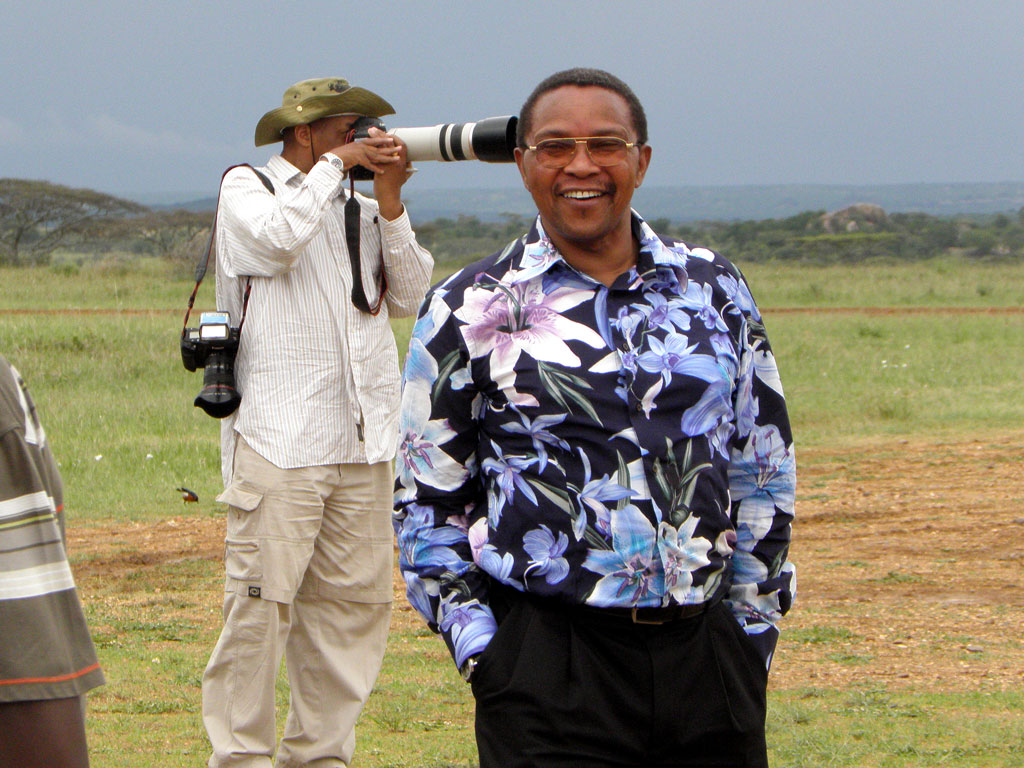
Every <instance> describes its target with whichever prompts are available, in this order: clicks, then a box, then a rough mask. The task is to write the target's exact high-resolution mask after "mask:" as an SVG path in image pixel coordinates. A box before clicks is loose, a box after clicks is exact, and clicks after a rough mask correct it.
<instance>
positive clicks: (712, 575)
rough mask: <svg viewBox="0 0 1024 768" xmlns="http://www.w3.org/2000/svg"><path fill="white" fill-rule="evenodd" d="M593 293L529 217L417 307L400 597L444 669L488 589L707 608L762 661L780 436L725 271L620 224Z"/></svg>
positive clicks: (780, 556) (785, 594)
mask: <svg viewBox="0 0 1024 768" xmlns="http://www.w3.org/2000/svg"><path fill="white" fill-rule="evenodd" d="M633 234H634V237H636V239H637V240H638V241H639V242H640V254H639V258H638V262H637V265H636V267H634V268H633V269H631V270H630V271H629V272H628V273H626V274H624V275H620V276H619V278H618V280H617V281H616V282H615V283H614V284H613V285H612V286H611V287H610V288H609V287H607V286H605V285H603V284H601V283H599V282H597V281H595V280H593V279H591V278H589V277H587V276H585V275H582V274H581V273H579V272H578V271H576V270H575V269H573V268H572V267H571V266H570V265H569V264H568V263H567V262H565V261H564V260H563V259H562V257H561V255H560V254H559V253H558V251H557V250H556V249H555V247H554V246H553V244H552V243H551V241H550V239H548V237H547V236H546V234H545V233H544V231H543V228H542V226H541V222H540V219H539V218H538V219H537V221H536V222H535V223H534V225H533V228H532V229H531V231H530V233H529V234H528V235H526V236H525V237H523V238H520V239H519V240H516V241H514V242H512V243H510V244H509V245H508V246H507V247H506V248H505V249H504V250H503V251H501V252H500V253H498V254H495V255H493V256H491V257H489V258H487V259H484V260H482V261H480V262H477V263H476V264H473V265H471V266H469V267H466V268H465V269H463V270H462V271H460V272H458V273H456V274H455V275H453V276H452V277H450V278H448V279H447V280H445V281H444V282H442V283H441V284H439V285H438V286H436V287H435V288H434V289H432V291H431V292H430V293H428V295H427V298H426V300H425V301H424V303H423V306H422V308H421V310H420V315H419V318H418V320H417V322H416V326H415V329H414V331H413V337H412V341H411V342H410V347H409V355H408V358H407V361H406V365H405V371H404V375H403V392H402V410H401V446H400V449H399V455H398V458H397V459H396V472H397V481H396V492H395V508H396V512H395V516H394V526H395V531H396V533H397V536H398V544H399V550H400V565H401V569H402V572H403V574H404V577H405V581H406V585H407V587H408V595H409V600H410V602H411V603H412V605H413V606H414V607H415V608H416V609H417V610H418V611H419V612H420V613H421V614H423V616H424V617H425V618H426V619H427V621H428V623H429V625H430V627H431V628H432V629H433V630H434V631H440V632H441V633H442V634H443V635H444V638H445V640H446V642H447V643H448V646H449V649H450V650H451V652H452V655H453V657H454V658H455V662H456V664H457V665H460V666H461V665H462V663H463V662H464V661H465V660H466V659H467V658H468V657H470V656H472V655H474V654H477V653H480V652H481V651H482V650H483V649H484V647H485V646H486V645H487V643H488V642H489V640H490V638H491V636H492V635H493V634H494V631H495V629H496V624H495V620H494V616H493V614H492V613H491V610H490V608H489V607H488V584H489V583H491V580H492V579H494V580H497V581H500V582H501V583H503V584H505V585H508V586H510V587H513V588H515V589H517V590H520V591H525V592H529V593H533V594H535V595H541V596H545V597H550V598H551V599H554V600H559V601H563V602H565V603H570V604H586V605H589V606H596V607H610V606H614V607H625V608H629V607H633V606H641V607H646V606H666V605H674V604H694V603H702V602H705V601H707V600H710V599H712V598H713V597H714V596H716V594H717V593H719V592H721V593H722V594H724V599H725V600H726V602H727V603H728V604H729V606H730V607H731V609H732V611H733V613H734V615H735V616H736V618H737V620H738V621H739V622H740V624H741V625H742V626H743V627H744V629H745V630H746V632H747V634H748V636H750V637H751V638H752V639H753V640H754V641H755V643H756V644H757V645H758V647H759V649H760V650H761V651H762V653H763V655H764V657H765V660H766V662H768V661H770V655H771V653H772V650H773V648H774V645H775V639H776V637H777V632H776V629H775V624H776V621H777V620H778V619H779V617H780V616H781V614H783V613H785V612H786V610H788V608H789V606H790V604H791V602H792V599H793V593H794V591H795V587H796V584H795V576H794V570H793V568H792V566H791V565H790V564H789V563H788V562H787V561H786V556H787V552H788V549H789V541H790V523H791V521H792V519H793V503H794V495H795V487H796V475H795V471H796V465H795V460H794V453H793V438H792V435H791V433H790V426H789V419H788V417H787V414H786V406H785V400H784V398H783V394H782V385H781V383H780V381H779V375H778V370H777V368H776V365H775V359H774V357H773V355H772V351H771V348H770V346H769V344H768V339H767V337H766V335H765V329H764V325H763V324H762V322H761V315H760V313H759V312H758V310H757V307H756V306H755V304H754V300H753V299H752V297H751V295H750V291H749V290H748V288H747V285H746V282H745V281H744V279H743V277H742V275H741V274H740V273H739V271H738V270H737V269H736V268H735V267H734V266H733V265H732V264H730V263H729V262H728V261H726V260H725V259H724V258H722V257H721V256H720V255H718V254H716V253H713V252H712V251H709V250H707V249H704V248H688V247H687V246H686V245H685V244H683V243H680V242H675V241H673V240H670V239H664V238H659V236H658V235H656V234H655V233H654V232H653V230H651V229H650V227H649V226H648V225H647V224H646V223H645V222H643V221H642V220H641V219H640V218H639V217H638V216H637V215H636V214H635V213H634V214H633Z"/></svg>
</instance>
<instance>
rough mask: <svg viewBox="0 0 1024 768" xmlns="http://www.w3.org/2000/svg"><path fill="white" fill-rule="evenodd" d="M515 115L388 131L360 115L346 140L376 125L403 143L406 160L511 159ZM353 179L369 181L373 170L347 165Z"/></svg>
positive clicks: (364, 132) (513, 156)
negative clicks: (472, 121) (473, 121)
mask: <svg viewBox="0 0 1024 768" xmlns="http://www.w3.org/2000/svg"><path fill="white" fill-rule="evenodd" d="M518 122H519V118H518V117H516V116H515V115H505V116H504V117H488V118H486V119H484V120H479V121H477V122H475V123H442V124H440V125H433V126H430V127H429V128H393V129H392V130H391V131H388V130H387V128H385V127H384V123H382V122H381V121H380V120H378V119H377V118H376V117H360V118H359V119H358V120H356V121H355V122H354V123H352V125H351V127H350V128H349V132H348V136H347V138H348V140H349V141H357V140H359V139H365V138H367V137H368V136H369V135H370V128H380V129H381V130H382V131H385V132H387V133H389V134H390V135H392V136H397V137H398V138H399V139H401V140H402V141H404V142H405V146H406V157H407V158H408V159H409V160H412V161H414V162H415V161H417V160H441V161H444V162H449V161H452V160H483V161H484V162H485V163H511V162H514V161H515V159H516V157H515V149H516V125H517V124H518ZM349 174H350V175H351V176H352V178H353V179H355V180H356V181H369V180H370V179H372V178H373V171H371V170H369V169H368V168H364V167H363V166H361V165H355V166H353V167H351V168H349Z"/></svg>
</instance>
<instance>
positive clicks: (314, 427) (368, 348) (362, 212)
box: [203, 78, 433, 767]
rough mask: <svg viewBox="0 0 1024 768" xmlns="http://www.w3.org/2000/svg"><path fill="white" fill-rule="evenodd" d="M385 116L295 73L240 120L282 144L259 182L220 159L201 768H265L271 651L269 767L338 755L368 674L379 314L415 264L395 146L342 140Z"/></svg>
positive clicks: (421, 273) (377, 590)
mask: <svg viewBox="0 0 1024 768" xmlns="http://www.w3.org/2000/svg"><path fill="white" fill-rule="evenodd" d="M392 112H393V109H392V108H391V105H390V104H388V103H387V102H386V101H385V100H384V99H382V98H380V97H379V96H377V95H375V94H373V93H371V92H369V91H367V90H364V89H362V88H356V87H352V86H350V85H349V84H348V82H346V81H345V80H342V79H340V78H323V79H316V80H305V81H302V82H300V83H297V84H295V85H294V86H292V87H291V88H289V89H288V90H287V91H285V94H284V99H283V103H282V106H281V107H280V108H278V109H274V110H271V111H270V112H268V113H267V114H266V115H264V116H263V118H262V119H261V120H260V121H259V124H258V125H257V126H256V145H257V146H263V145H266V144H272V143H275V142H277V141H283V148H282V150H281V154H279V155H276V156H274V157H272V158H270V160H269V162H268V163H267V165H266V166H265V167H263V168H260V169H258V171H259V174H262V176H263V177H264V178H261V176H260V175H258V174H257V172H256V171H254V170H253V169H252V168H248V167H237V168H234V169H232V170H231V171H229V172H228V173H227V174H226V175H225V177H224V180H223V183H222V185H221V193H220V205H219V212H218V216H217V222H216V227H217V234H216V256H217V304H218V309H222V310H226V311H228V312H230V316H231V318H232V320H233V321H234V322H237V321H238V320H239V319H240V318H242V317H243V312H244V324H243V326H242V331H241V339H240V342H239V348H238V356H237V359H236V361H235V377H236V383H237V388H238V390H239V391H240V392H241V393H242V400H241V405H240V407H239V409H238V411H237V412H236V413H235V414H233V415H232V416H230V417H228V418H227V419H225V420H224V422H223V423H222V433H221V434H222V469H223V474H224V480H225V490H224V493H223V494H221V495H220V496H219V497H218V500H219V501H223V502H225V503H226V504H228V521H227V537H226V551H225V561H226V562H225V565H226V571H227V578H226V584H225V596H224V629H223V631H222V633H221V636H220V639H219V641H218V642H217V646H216V648H215V649H214V651H213V654H212V656H211V658H210V661H209V664H208V665H207V668H206V672H205V674H204V676H203V720H204V723H205V726H206V730H207V733H208V735H209V737H210V741H211V744H212V746H213V754H212V756H211V758H210V761H209V765H210V766H253V767H255V766H260V767H265V766H270V765H271V756H272V755H273V753H274V745H275V740H276V736H275V714H274V684H275V680H276V677H277V671H278V668H279V666H280V661H281V656H282V653H283V654H285V656H286V659H287V668H288V678H289V686H290V689H291V697H290V709H289V712H288V718H287V722H286V724H285V731H284V735H283V738H282V739H281V741H280V745H279V747H278V749H277V756H276V765H277V766H300V765H301V766H305V765H317V766H339V765H347V764H348V763H349V761H350V760H351V757H352V753H353V750H354V747H355V735H354V726H355V722H356V720H357V719H358V717H359V713H360V711H361V709H362V706H363V704H364V703H365V701H366V699H367V697H368V696H369V693H370V690H371V688H372V687H373V683H374V680H375V679H376V676H377V672H378V670H379V669H380V664H381V660H382V658H383V654H384V646H385V641H386V637H387V631H388V624H389V619H390V608H391V606H390V603H391V597H392V587H391V577H392V546H393V545H392V536H391V528H390V525H389V522H390V518H389V515H390V509H391V503H390V496H391V459H392V458H393V456H394V453H395V446H396V444H397V436H398V418H397V405H398V382H399V373H398V354H397V350H396V346H395V340H394V337H393V336H392V333H391V328H390V324H389V322H388V321H389V318H390V317H402V316H408V315H411V314H413V313H414V312H415V311H416V309H417V307H418V306H419V303H420V301H421V300H422V298H423V295H424V293H425V292H426V289H427V287H428V284H429V280H430V275H431V270H432V268H433V260H432V258H431V256H430V254H429V253H428V252H427V251H426V250H425V249H423V248H422V247H420V245H419V244H418V243H417V242H416V238H415V234H414V233H413V231H412V228H411V226H410V223H409V218H408V215H407V213H406V211H405V208H404V206H403V205H402V202H401V199H400V192H401V188H402V185H403V184H404V183H405V181H406V179H407V178H408V175H409V172H408V169H407V160H406V148H405V145H404V144H403V142H402V141H401V140H399V139H396V138H394V137H392V136H388V135H386V134H385V133H384V132H383V131H380V130H378V129H376V128H371V129H369V132H368V136H367V137H365V138H363V139H360V140H352V136H351V134H350V128H351V127H352V124H353V123H355V122H356V120H357V119H358V118H359V117H361V116H369V117H380V116H382V115H387V114H391V113H392ZM354 166H362V167H363V168H366V169H368V170H370V171H372V172H373V191H374V196H375V198H376V199H375V200H374V199H370V198H368V197H364V196H362V195H360V194H357V193H355V192H354V191H352V190H351V188H350V185H349V184H348V183H347V179H348V175H349V171H350V169H352V168H353V167H354ZM271 189H272V191H271ZM353 198H354V202H353ZM346 219H347V220H346ZM357 222H358V224H357ZM350 251H352V253H351V255H350ZM355 251H357V252H355ZM353 256H354V258H352V257H353ZM247 287H248V290H249V293H248V299H247V301H246V298H245V294H246V291H247Z"/></svg>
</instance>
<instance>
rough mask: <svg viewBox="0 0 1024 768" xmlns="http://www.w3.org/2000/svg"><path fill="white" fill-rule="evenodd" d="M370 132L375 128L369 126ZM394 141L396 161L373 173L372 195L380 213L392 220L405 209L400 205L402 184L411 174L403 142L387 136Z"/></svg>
mask: <svg viewBox="0 0 1024 768" xmlns="http://www.w3.org/2000/svg"><path fill="white" fill-rule="evenodd" d="M370 130H371V132H372V131H375V130H377V129H376V128H371V129H370ZM388 138H391V139H393V140H394V142H395V148H397V149H398V154H397V155H396V158H397V162H394V163H389V164H388V165H387V166H386V167H385V168H384V170H382V171H377V172H375V173H374V175H373V196H374V197H375V198H377V205H378V206H379V208H380V215H381V216H383V217H384V218H385V219H387V220H388V221H394V220H395V219H397V218H398V217H399V216H401V215H402V211H403V210H405V208H404V206H403V205H402V185H403V184H405V182H406V181H407V180H408V179H409V177H410V176H411V175H412V171H410V170H409V165H410V164H409V161H408V158H407V157H406V146H405V142H404V141H402V140H401V139H399V138H398V137H394V136H389V137H388Z"/></svg>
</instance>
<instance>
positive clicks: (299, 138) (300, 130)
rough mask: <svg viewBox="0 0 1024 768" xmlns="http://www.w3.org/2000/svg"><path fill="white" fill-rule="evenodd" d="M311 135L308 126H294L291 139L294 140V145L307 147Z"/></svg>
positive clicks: (311, 132) (309, 143) (310, 129)
mask: <svg viewBox="0 0 1024 768" xmlns="http://www.w3.org/2000/svg"><path fill="white" fill-rule="evenodd" d="M312 135H313V129H312V128H310V127H309V126H308V125H296V126H295V127H294V128H292V137H293V138H294V139H295V141H296V143H298V144H300V145H301V146H303V147H308V146H310V145H311V138H312Z"/></svg>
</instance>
